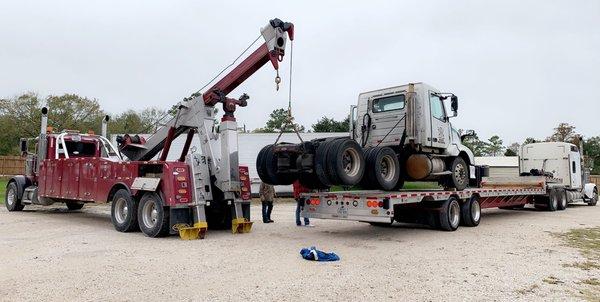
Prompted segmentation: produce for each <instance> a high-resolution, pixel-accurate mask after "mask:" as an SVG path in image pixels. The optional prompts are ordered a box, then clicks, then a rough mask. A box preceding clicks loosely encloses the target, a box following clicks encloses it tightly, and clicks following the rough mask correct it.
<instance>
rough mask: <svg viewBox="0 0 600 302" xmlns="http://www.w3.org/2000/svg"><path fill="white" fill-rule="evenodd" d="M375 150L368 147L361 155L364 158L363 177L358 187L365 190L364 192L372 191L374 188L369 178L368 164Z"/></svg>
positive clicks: (373, 183)
mask: <svg viewBox="0 0 600 302" xmlns="http://www.w3.org/2000/svg"><path fill="white" fill-rule="evenodd" d="M374 149H375V148H374V147H368V148H366V149H364V150H363V154H364V156H365V167H366V170H365V174H364V175H363V178H362V179H361V180H360V183H359V185H360V187H361V188H363V189H365V190H373V189H375V188H376V186H375V182H374V181H372V179H371V178H370V177H369V170H370V169H371V168H370V167H371V165H370V164H369V163H371V162H372V160H371V155H372V153H373V150H374Z"/></svg>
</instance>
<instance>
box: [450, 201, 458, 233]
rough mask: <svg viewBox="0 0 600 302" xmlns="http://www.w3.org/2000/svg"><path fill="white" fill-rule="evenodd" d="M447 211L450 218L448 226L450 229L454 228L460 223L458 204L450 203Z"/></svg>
mask: <svg viewBox="0 0 600 302" xmlns="http://www.w3.org/2000/svg"><path fill="white" fill-rule="evenodd" d="M449 210H450V211H449V215H450V217H448V218H450V225H451V226H452V228H456V227H458V223H459V221H460V206H459V205H458V202H453V203H451V204H450V209H449Z"/></svg>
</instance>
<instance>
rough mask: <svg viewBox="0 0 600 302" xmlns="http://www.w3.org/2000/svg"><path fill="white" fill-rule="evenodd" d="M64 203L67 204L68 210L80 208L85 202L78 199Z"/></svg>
mask: <svg viewBox="0 0 600 302" xmlns="http://www.w3.org/2000/svg"><path fill="white" fill-rule="evenodd" d="M65 204H66V205H67V208H68V209H69V211H76V210H81V208H83V206H84V205H85V203H83V202H79V201H67V202H65Z"/></svg>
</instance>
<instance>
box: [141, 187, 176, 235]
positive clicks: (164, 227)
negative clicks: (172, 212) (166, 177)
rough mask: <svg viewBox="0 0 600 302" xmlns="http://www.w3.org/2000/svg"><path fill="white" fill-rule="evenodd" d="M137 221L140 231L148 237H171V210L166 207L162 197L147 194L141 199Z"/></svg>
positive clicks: (153, 193) (150, 193)
mask: <svg viewBox="0 0 600 302" xmlns="http://www.w3.org/2000/svg"><path fill="white" fill-rule="evenodd" d="M137 216H138V217H137V219H138V222H139V225H140V230H141V231H142V233H144V235H146V236H148V237H152V238H155V237H164V236H167V235H169V208H167V207H165V206H164V204H163V201H162V198H160V195H158V194H156V193H155V192H147V193H145V194H144V195H143V196H142V198H141V199H140V205H139V206H138V212H137Z"/></svg>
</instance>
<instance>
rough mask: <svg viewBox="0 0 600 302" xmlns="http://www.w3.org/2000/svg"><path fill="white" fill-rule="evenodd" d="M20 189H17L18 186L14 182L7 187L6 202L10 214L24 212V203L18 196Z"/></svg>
mask: <svg viewBox="0 0 600 302" xmlns="http://www.w3.org/2000/svg"><path fill="white" fill-rule="evenodd" d="M17 192H18V189H17V184H16V183H15V182H14V181H11V182H10V183H8V186H6V194H5V196H4V197H5V198H4V201H5V202H6V209H7V210H8V211H9V212H16V211H22V210H23V208H24V207H25V206H24V205H23V204H22V203H21V200H20V199H19V195H17Z"/></svg>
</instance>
